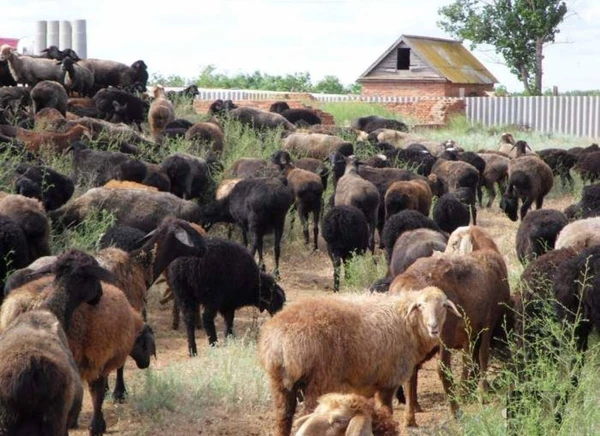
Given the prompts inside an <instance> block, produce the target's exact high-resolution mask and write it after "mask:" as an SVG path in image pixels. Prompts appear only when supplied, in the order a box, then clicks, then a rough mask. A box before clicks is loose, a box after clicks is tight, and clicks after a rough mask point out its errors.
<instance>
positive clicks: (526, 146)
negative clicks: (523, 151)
mask: <svg viewBox="0 0 600 436" xmlns="http://www.w3.org/2000/svg"><path fill="white" fill-rule="evenodd" d="M525 148H527V149H529V150H530V151H533V150H532V149H531V147H530V146H529V144H528V143H525Z"/></svg>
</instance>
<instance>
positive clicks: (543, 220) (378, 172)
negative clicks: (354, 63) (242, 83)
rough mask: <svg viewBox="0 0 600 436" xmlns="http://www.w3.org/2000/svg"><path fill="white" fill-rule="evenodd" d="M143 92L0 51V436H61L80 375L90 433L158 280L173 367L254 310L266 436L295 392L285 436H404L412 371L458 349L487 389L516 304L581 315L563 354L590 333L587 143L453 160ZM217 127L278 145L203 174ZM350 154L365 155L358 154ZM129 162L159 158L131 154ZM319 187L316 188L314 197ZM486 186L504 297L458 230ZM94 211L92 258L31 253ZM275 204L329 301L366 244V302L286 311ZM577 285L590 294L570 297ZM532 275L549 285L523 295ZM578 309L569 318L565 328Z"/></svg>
mask: <svg viewBox="0 0 600 436" xmlns="http://www.w3.org/2000/svg"><path fill="white" fill-rule="evenodd" d="M147 80H148V73H147V67H146V65H145V63H144V62H143V61H137V62H135V63H134V64H133V65H131V66H127V65H124V64H120V63H117V62H112V61H106V60H95V59H79V57H78V56H77V54H76V53H74V52H73V51H72V50H65V51H60V50H58V49H57V48H56V47H50V48H48V49H47V50H46V51H45V57H39V58H38V57H27V56H21V55H18V54H17V53H16V52H15V51H14V50H13V49H12V48H10V47H8V46H3V47H1V48H0V86H2V87H1V88H0V146H1V147H2V149H3V152H4V153H5V156H6V157H7V161H6V162H5V163H4V164H3V166H2V170H3V171H2V173H3V177H2V181H3V186H2V191H1V192H0V253H1V254H2V258H1V259H0V285H2V287H3V288H4V294H3V302H2V306H1V308H0V350H1V351H0V354H1V355H2V362H0V434H6V435H17V434H53V435H65V434H67V433H68V429H69V428H73V427H74V426H75V425H77V419H78V415H79V412H80V410H81V403H82V397H83V387H82V383H83V382H86V383H87V385H88V388H89V390H90V394H91V397H92V405H93V417H92V420H91V423H90V424H89V429H90V435H92V436H96V435H102V434H104V433H105V432H106V431H107V428H106V423H105V420H104V418H103V414H102V403H103V400H104V396H105V391H106V390H107V389H108V383H107V380H108V375H109V374H110V373H111V372H113V371H115V370H116V371H117V381H116V385H115V387H114V391H113V397H114V398H115V400H118V401H123V400H125V398H126V388H125V382H124V373H123V366H124V364H125V360H126V359H127V356H130V357H132V358H133V359H134V361H135V362H136V364H137V366H138V367H139V368H146V367H148V366H149V364H150V358H151V356H152V355H154V354H155V353H156V345H155V338H154V332H153V330H152V328H151V327H150V326H149V325H148V324H147V322H146V320H147V313H146V311H147V307H146V296H147V292H148V289H149V288H150V287H151V286H152V284H153V283H154V282H156V281H157V279H159V277H160V276H161V275H163V274H164V275H165V278H166V282H167V284H168V287H167V289H166V291H165V295H164V298H163V302H164V303H166V302H168V301H170V300H174V301H173V328H175V329H177V328H178V325H179V317H180V313H181V314H182V315H183V321H184V324H185V328H186V334H187V340H188V348H189V354H190V356H195V355H196V354H197V353H198V350H197V345H196V340H195V334H196V328H197V326H199V325H200V326H202V327H203V328H204V329H205V331H206V334H207V337H208V341H209V343H210V344H211V345H214V344H216V343H217V342H218V338H217V333H216V330H215V324H214V320H215V317H216V315H217V313H220V314H221V315H222V316H223V318H224V320H225V330H226V331H225V333H226V334H227V335H229V334H232V333H233V322H234V315H235V311H236V310H237V309H238V308H240V307H243V306H255V307H257V308H258V309H260V310H261V311H263V310H266V311H268V313H269V314H271V315H273V317H272V318H271V319H270V320H268V321H267V322H266V323H265V324H264V325H263V326H262V328H261V331H260V335H259V339H258V355H259V358H260V362H261V365H262V367H263V368H264V370H265V371H266V373H267V375H268V379H269V381H270V383H271V388H272V396H273V400H274V405H275V410H276V427H277V435H278V436H288V435H290V434H291V432H292V428H293V426H294V416H295V412H296V408H297V405H298V401H299V399H300V398H301V399H302V403H303V406H304V411H305V416H303V417H301V418H299V419H298V420H297V423H296V427H297V433H296V434H297V435H303V436H310V435H315V436H316V435H385V436H389V435H396V434H398V425H397V423H395V422H394V421H393V419H392V416H391V412H392V401H393V399H394V397H398V399H402V400H403V401H405V402H406V409H405V417H404V424H405V425H407V426H415V425H416V419H415V413H416V412H417V411H419V410H420V406H419V404H418V401H417V377H418V371H419V368H420V365H421V364H422V363H424V362H425V361H427V360H429V359H431V358H433V357H434V356H435V355H438V354H439V359H440V364H441V367H443V366H445V367H449V365H450V350H453V349H461V350H463V351H465V352H470V353H471V354H472V357H473V360H474V362H475V367H476V370H475V371H470V370H469V369H468V368H467V367H466V366H465V368H464V369H463V375H464V377H465V378H470V377H475V378H476V379H477V380H478V382H479V384H480V387H481V389H483V390H487V388H488V384H487V382H486V378H485V372H486V369H487V367H488V365H489V359H490V351H491V349H492V348H493V347H494V346H495V345H494V344H495V343H496V342H495V339H497V338H501V337H503V333H504V332H503V329H502V326H503V325H505V324H506V325H507V326H509V328H514V329H518V328H521V327H522V326H521V327H520V325H519V323H517V322H515V318H518V317H514V316H512V315H513V313H514V311H516V312H517V313H523V316H525V317H535V316H539V314H538V313H536V312H535V311H531V310H529V309H528V308H529V307H530V306H529V305H528V304H527V302H528V301H531V300H533V299H535V298H542V297H543V298H547V297H548V296H553V297H555V298H556V299H557V300H558V301H559V302H560V303H561V304H560V306H557V311H556V317H557V319H564V320H567V321H568V322H571V323H575V322H578V323H579V325H578V330H577V332H578V344H579V348H580V350H582V351H584V350H585V349H586V347H587V338H588V335H589V333H590V331H591V329H592V328H593V327H595V328H600V305H599V304H598V301H599V299H598V296H599V295H600V184H598V183H596V182H597V180H598V179H599V178H600V151H599V149H598V146H597V145H595V144H594V145H592V146H590V147H588V148H577V149H570V150H562V149H545V150H539V151H538V152H533V151H532V150H531V148H530V147H529V145H528V144H527V143H526V142H524V141H515V140H514V138H513V137H512V135H511V134H504V135H503V136H502V138H501V143H500V146H499V148H498V149H497V150H480V151H478V152H472V151H464V150H462V149H461V148H460V147H459V145H458V144H456V143H455V142H454V141H451V140H449V141H446V142H444V143H441V144H440V143H437V142H432V141H426V140H423V139H422V138H418V137H417V136H415V135H414V134H412V133H409V132H408V128H407V126H406V125H405V124H403V123H401V122H399V121H396V120H391V119H385V118H381V117H377V116H368V117H363V118H359V119H356V120H355V121H354V122H353V123H352V126H351V127H346V128H345V127H338V126H329V125H322V124H321V120H320V118H319V116H318V114H317V113H316V112H314V111H312V110H310V109H291V108H289V106H288V105H287V104H286V103H285V102H278V103H275V104H274V105H273V106H272V107H271V110H270V111H268V112H267V111H263V110H259V109H256V108H251V107H238V106H237V105H236V104H234V103H233V102H232V101H221V100H217V101H215V102H214V103H213V104H212V105H211V107H210V111H209V116H210V119H208V120H207V121H204V122H198V123H192V122H191V121H189V120H186V119H181V118H176V116H175V108H174V105H173V101H177V102H183V103H186V102H187V103H189V102H191V101H192V100H193V98H194V96H195V94H197V92H198V90H197V88H195V87H194V86H190V87H188V88H186V90H184V91H183V92H181V93H179V94H177V95H174V94H169V93H165V92H164V90H163V89H162V88H161V87H155V88H154V89H153V92H152V94H153V96H152V98H150V97H148V95H146V94H144V93H143V92H144V91H146V82H147ZM18 85H23V86H18ZM230 120H237V122H239V123H241V124H243V125H245V126H247V128H248V129H254V130H256V131H257V135H258V136H257V137H258V138H260V137H261V136H260V135H261V134H262V133H263V132H264V131H265V130H274V131H275V132H278V133H277V134H279V135H280V140H281V148H280V150H278V151H277V152H276V153H274V154H273V155H272V156H271V158H270V159H260V158H253V157H247V158H241V159H238V160H236V161H235V162H234V163H233V164H232V165H230V166H229V167H228V168H223V165H222V163H221V162H222V161H223V158H224V156H225V155H226V153H227V152H228V150H231V149H232V148H234V147H235V146H236V144H232V143H228V138H227V136H226V134H225V130H224V129H223V127H222V126H223V123H225V122H227V123H229V122H232V121H230ZM173 138H178V139H183V140H184V141H186V144H187V147H188V148H187V150H186V152H177V153H172V154H166V153H163V154H161V150H164V149H165V148H164V147H165V144H168V142H169V141H170V140H171V139H173ZM115 146H116V147H117V148H118V150H119V151H114V147H115ZM109 148H110V150H109ZM111 150H112V151H111ZM366 150H375V151H374V152H373V153H370V154H369V156H367V157H366V158H363V159H359V158H357V157H356V155H355V153H356V154H357V155H358V154H360V155H361V156H364V155H366V154H368V153H367V152H366ZM148 151H151V152H152V154H151V156H154V157H155V156H161V157H160V158H159V159H154V160H150V158H147V157H146V156H148ZM54 156H70V159H71V162H72V170H73V171H72V174H69V175H65V174H61V173H60V172H58V171H56V169H54V168H51V167H50V166H49V165H48V162H51V161H52V158H53V157H54ZM199 156H203V157H199ZM571 171H577V172H578V173H579V174H580V176H581V178H582V180H583V181H584V183H586V186H585V187H584V189H583V194H582V198H581V201H580V202H578V203H576V204H573V205H571V206H570V207H569V208H567V209H566V210H565V211H564V212H563V211H557V210H548V209H542V206H543V201H544V197H545V196H546V195H547V194H548V193H549V192H550V190H551V189H552V187H553V183H554V178H555V176H558V177H560V179H561V181H562V183H563V184H565V185H568V184H571V185H572V184H573V179H572V176H571ZM329 183H331V184H332V185H333V188H334V189H333V194H332V195H331V196H330V197H328V198H325V192H326V190H327V188H328V184H329ZM594 183H595V184H594ZM88 188H89V189H88ZM484 188H485V190H486V191H487V194H488V197H489V200H488V202H487V204H486V205H485V207H487V208H489V207H491V206H492V204H493V203H494V202H495V199H496V195H497V189H499V192H500V194H501V201H500V202H499V206H500V208H501V209H502V210H503V211H504V213H505V214H506V215H507V217H508V218H510V219H511V220H513V221H516V220H517V219H518V218H519V215H520V219H521V224H520V227H519V231H518V234H517V240H516V250H517V254H518V257H519V259H520V260H521V261H522V262H523V263H528V265H527V268H526V269H525V272H524V273H523V277H522V281H521V286H520V287H519V289H513V290H512V291H513V292H512V294H511V290H510V288H509V282H508V273H507V267H506V263H505V260H504V258H503V256H502V253H500V251H499V249H498V247H497V245H496V242H495V241H494V240H493V239H492V238H491V237H490V235H489V234H488V233H487V231H486V229H485V228H483V227H480V226H478V225H477V209H478V208H482V207H484V205H483V189H484ZM86 189H87V190H86ZM75 193H77V195H76V197H75V198H72V197H73V196H74V195H75ZM534 202H535V205H536V209H537V210H535V211H530V208H531V206H532V204H533V203H534ZM519 203H520V204H521V206H520V208H519ZM432 205H433V208H432ZM97 210H104V211H108V212H110V213H111V214H112V215H113V216H114V218H115V225H114V226H112V227H111V228H110V229H109V230H107V232H106V233H105V234H104V235H103V236H102V238H101V240H100V241H99V247H101V249H100V250H98V251H96V252H94V253H86V252H83V251H80V250H68V251H66V252H64V253H51V244H50V242H51V238H60V237H61V236H60V235H61V233H62V232H64V231H65V230H66V229H72V228H73V227H74V226H77V225H79V224H80V223H82V222H84V221H85V220H86V219H88V218H90V216H91V215H92V214H93V213H94V212H95V211H97ZM291 210H293V211H294V212H293V215H292V217H294V216H296V215H297V216H298V217H299V219H300V221H301V224H302V233H303V238H304V242H305V244H306V246H307V247H309V248H310V249H315V250H316V249H318V240H319V233H321V234H322V237H323V239H324V240H325V242H326V246H327V251H328V255H329V256H330V258H331V261H332V264H333V270H334V276H333V284H334V286H333V288H334V291H338V290H339V287H340V281H341V276H340V269H341V268H342V266H343V264H344V263H345V262H346V261H348V260H349V259H350V258H351V257H352V256H357V255H361V254H362V253H365V252H366V251H367V250H370V251H371V252H375V250H376V248H377V245H379V248H381V249H383V250H384V252H385V254H386V259H387V263H388V272H387V274H386V276H385V277H383V278H381V280H378V281H377V282H376V283H374V284H373V286H372V288H371V293H366V294H364V295H353V296H340V295H338V294H335V293H334V294H333V295H318V296H314V297H312V298H306V299H300V300H299V301H295V302H293V303H290V304H287V305H286V295H285V292H284V290H283V289H282V288H281V287H280V286H279V284H278V282H277V280H278V277H279V274H280V268H279V259H280V253H281V244H282V242H284V241H285V234H284V227H285V223H286V217H287V216H288V214H289V213H290V211H291ZM311 216H312V220H313V227H312V234H311V232H310V229H309V219H310V218H311ZM430 216H431V218H430ZM508 218H507V219H508ZM216 223H226V224H230V225H231V224H233V225H236V226H237V227H238V228H239V229H240V231H241V234H242V240H243V245H242V244H239V243H236V242H233V241H232V240H230V238H229V239H227V238H220V237H215V236H209V235H208V234H207V232H208V231H209V230H210V229H211V227H212V226H213V225H214V224H216ZM271 232H272V233H273V235H274V242H273V250H274V264H275V268H274V271H273V274H267V273H266V272H265V265H264V259H263V239H264V236H265V235H267V234H268V233H271ZM229 233H230V237H231V228H230V232H229ZM377 242H378V244H377ZM248 245H249V246H250V249H249V250H248V249H247V248H246V247H247V246H248ZM245 246H246V247H245ZM307 249H308V248H307ZM256 253H258V262H257V261H256V260H255V255H256ZM584 273H585V274H587V275H588V276H589V277H591V282H590V283H589V284H588V285H587V287H586V288H585V289H584V290H583V291H581V289H580V287H581V286H580V282H581V280H580V279H581V277H582V274H584ZM590 273H591V274H590ZM548 280H549V281H550V282H551V283H553V285H551V286H541V285H540V283H542V282H547V281H548ZM580 306H581V307H583V310H584V313H583V318H576V317H575V316H574V312H576V311H577V308H578V307H580ZM200 308H202V313H201V314H200ZM467 326H469V328H470V329H471V332H472V335H469V334H468V333H467ZM475 338H476V339H475ZM440 376H441V378H442V383H443V386H444V390H445V392H446V393H447V394H448V398H449V402H450V409H451V411H452V413H453V414H456V413H458V404H457V402H456V399H455V396H454V395H453V387H452V382H451V380H450V379H449V377H448V373H447V372H445V371H440ZM33 393H35V394H33ZM372 397H374V400H373V399H372ZM49 429H51V430H49Z"/></svg>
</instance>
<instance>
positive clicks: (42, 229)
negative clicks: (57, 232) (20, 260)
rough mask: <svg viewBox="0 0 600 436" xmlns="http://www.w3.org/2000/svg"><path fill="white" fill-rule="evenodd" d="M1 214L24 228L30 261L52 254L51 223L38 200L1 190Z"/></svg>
mask: <svg viewBox="0 0 600 436" xmlns="http://www.w3.org/2000/svg"><path fill="white" fill-rule="evenodd" d="M0 214H2V215H4V216H6V217H7V218H10V219H11V220H13V221H14V222H15V223H17V224H18V225H19V226H20V227H21V229H22V230H23V233H24V235H25V239H26V240H27V247H28V254H29V255H28V259H29V261H30V262H33V261H34V260H36V259H37V258H38V257H42V256H48V255H49V254H50V225H49V224H48V218H47V217H46V211H45V210H44V207H43V205H42V204H41V203H40V202H39V201H38V200H36V199H33V198H27V197H24V196H22V195H11V194H6V193H4V192H0Z"/></svg>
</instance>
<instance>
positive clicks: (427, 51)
mask: <svg viewBox="0 0 600 436" xmlns="http://www.w3.org/2000/svg"><path fill="white" fill-rule="evenodd" d="M401 42H404V43H405V44H406V45H407V46H408V47H410V48H411V49H412V50H414V51H415V52H416V54H417V55H418V56H419V57H420V58H421V59H422V60H423V61H424V62H425V63H426V64H428V65H429V66H430V67H431V68H433V69H434V70H436V71H437V72H438V73H439V74H440V75H441V76H443V77H445V78H446V79H448V80H449V81H450V82H452V83H468V84H493V83H498V80H497V79H496V78H495V77H494V75H493V74H492V73H490V72H489V71H488V70H487V68H485V67H484V66H483V64H482V63H481V62H479V61H478V60H477V58H476V57H475V56H473V54H471V52H470V51H469V50H467V49H466V48H465V47H464V46H463V45H462V43H461V42H460V41H455V40H452V39H441V38H429V37H424V36H415V35H402V36H401V37H400V38H399V39H398V40H397V41H396V42H395V43H394V44H392V46H391V47H390V48H389V49H388V50H387V51H386V52H385V53H384V54H383V55H381V56H380V57H379V59H377V61H375V62H374V63H373V64H372V65H371V66H370V67H369V68H368V69H367V71H365V72H364V73H363V74H362V75H361V76H360V79H364V78H367V76H368V74H369V73H370V72H371V71H372V70H373V69H374V68H375V67H376V66H377V65H378V64H379V63H380V62H381V61H382V60H383V59H384V58H385V57H386V56H387V55H388V54H390V53H391V52H392V50H394V49H395V48H396V47H397V46H398V45H400V43H401ZM371 77H372V78H373V79H375V78H376V77H375V76H370V77H369V78H371ZM388 78H390V79H391V77H388ZM415 79H416V77H415V78H413V79H408V78H406V77H404V78H401V77H399V78H397V80H415Z"/></svg>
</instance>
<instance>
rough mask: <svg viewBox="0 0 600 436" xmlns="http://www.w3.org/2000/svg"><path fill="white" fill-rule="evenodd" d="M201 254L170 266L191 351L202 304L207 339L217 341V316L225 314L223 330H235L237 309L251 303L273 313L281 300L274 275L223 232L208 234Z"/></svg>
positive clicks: (171, 285) (194, 341) (280, 291)
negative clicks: (260, 267) (223, 235)
mask: <svg viewBox="0 0 600 436" xmlns="http://www.w3.org/2000/svg"><path fill="white" fill-rule="evenodd" d="M206 245H207V249H208V251H207V254H206V256H205V257H203V258H200V257H180V258H178V259H176V260H174V261H173V262H172V263H171V265H169V268H168V274H167V276H168V283H169V287H170V288H171V289H172V290H173V293H174V295H175V300H176V302H177V305H178V307H179V308H181V310H182V312H183V319H184V322H185V325H186V329H187V337H188V347H189V352H190V356H195V355H196V354H197V349H196V339H195V329H196V319H195V318H196V313H197V311H198V307H199V306H200V305H202V306H203V308H204V310H203V312H202V324H203V327H204V329H205V331H206V334H207V335H208V341H209V343H210V344H211V345H214V344H215V343H216V342H217V332H216V330H215V317H216V316H217V312H218V313H220V314H221V315H222V316H223V318H224V319H225V335H231V334H233V318H234V315H235V311H236V310H237V309H238V308H240V307H244V306H255V307H257V308H258V309H260V310H261V311H263V310H267V311H268V312H269V314H271V315H273V314H274V313H275V312H277V311H279V310H280V309H281V308H282V307H283V304H284V303H285V293H284V291H283V289H281V287H279V285H277V283H276V282H275V279H274V278H273V277H272V276H270V275H268V274H265V273H263V272H261V271H260V270H259V268H258V266H257V265H256V262H255V261H254V258H253V256H252V255H251V254H250V253H249V252H248V250H247V249H245V248H244V247H242V246H241V245H239V244H237V243H235V242H231V241H228V240H226V239H222V238H206Z"/></svg>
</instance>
